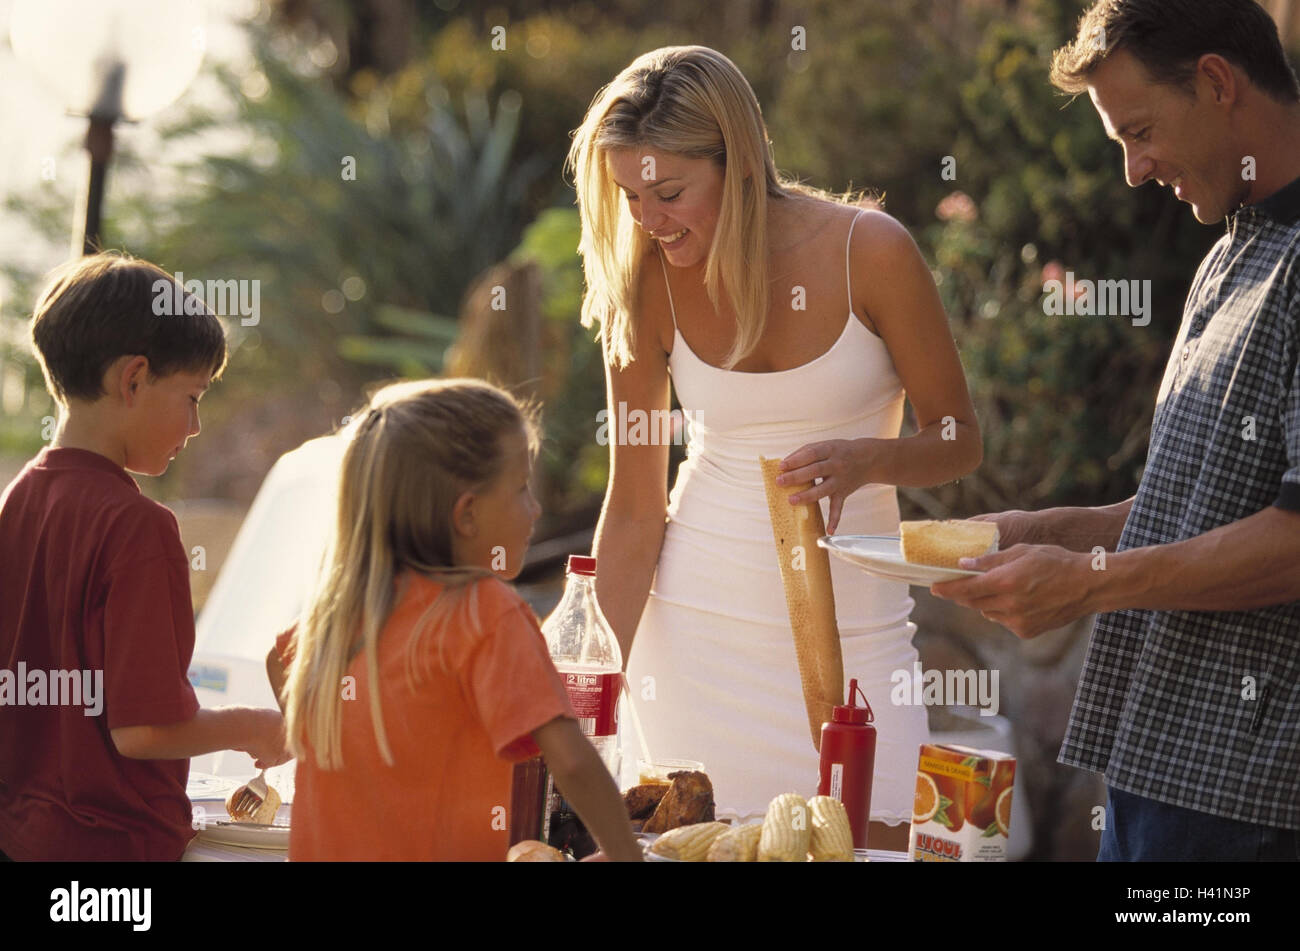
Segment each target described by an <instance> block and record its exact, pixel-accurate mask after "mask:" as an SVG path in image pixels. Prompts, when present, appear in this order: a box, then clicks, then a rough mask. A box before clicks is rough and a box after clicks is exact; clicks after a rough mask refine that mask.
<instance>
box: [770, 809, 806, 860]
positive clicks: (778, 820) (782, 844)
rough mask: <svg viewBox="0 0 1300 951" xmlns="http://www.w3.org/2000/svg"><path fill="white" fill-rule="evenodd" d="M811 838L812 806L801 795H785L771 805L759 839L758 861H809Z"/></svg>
mask: <svg viewBox="0 0 1300 951" xmlns="http://www.w3.org/2000/svg"><path fill="white" fill-rule="evenodd" d="M810 839H811V829H810V828H809V822H808V803H807V802H806V801H805V800H804V798H803V796H800V795H799V794H798V793H782V794H781V795H779V796H777V797H776V798H775V799H773V800H772V801H771V802H770V803H768V806H767V817H766V818H765V819H764V820H763V832H762V834H761V835H760V836H759V839H758V860H759V861H760V862H806V861H808V845H809V841H810Z"/></svg>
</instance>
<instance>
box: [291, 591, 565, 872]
mask: <svg viewBox="0 0 1300 951" xmlns="http://www.w3.org/2000/svg"><path fill="white" fill-rule="evenodd" d="M399 581H404V582H405V583H406V587H405V590H404V591H402V589H401V588H399V589H398V590H399V591H400V592H402V593H401V594H400V598H399V601H398V603H397V605H396V606H395V607H394V609H393V612H392V614H391V615H390V616H389V619H388V622H387V623H386V624H385V625H384V627H383V629H382V631H381V632H380V635H379V676H380V680H381V683H382V685H383V687H382V692H381V694H380V701H381V710H382V712H383V722H384V727H385V729H386V731H387V734H388V743H389V747H390V749H391V751H392V755H393V761H394V764H393V765H392V766H389V765H387V764H386V763H385V762H384V759H383V756H382V755H381V753H380V750H379V743H378V741H377V739H376V737H375V732H374V728H373V726H372V723H371V716H370V685H369V682H368V677H367V674H366V659H365V652H364V651H361V652H359V653H358V654H357V656H356V657H354V658H353V659H352V662H351V664H350V665H349V667H348V674H349V675H351V676H352V677H355V678H356V683H355V686H356V699H350V700H345V701H344V703H343V738H342V755H343V767H342V768H341V769H337V770H324V769H321V768H320V767H319V766H317V765H316V761H315V758H314V757H313V756H312V755H311V754H310V753H307V754H306V755H303V756H301V757H299V759H298V766H297V774H296V777H295V793H294V802H293V818H292V821H291V823H290V825H291V831H290V833H289V859H290V861H502V860H503V859H504V858H505V855H506V850H507V848H508V830H507V826H508V819H509V815H508V813H509V809H510V788H511V773H512V770H513V765H512V764H513V763H514V762H516V761H518V760H523V759H527V758H528V757H530V756H535V755H537V752H538V750H537V744H536V743H534V742H533V739H532V736H531V735H530V734H531V733H532V731H533V730H535V729H537V728H538V727H540V726H543V725H545V724H546V723H549V722H550V721H551V720H553V719H555V718H556V717H560V716H566V717H570V718H573V719H576V715H575V714H574V712H573V708H572V707H571V706H570V704H569V698H568V694H567V693H566V692H565V689H564V684H563V683H562V682H561V680H560V676H559V674H557V673H556V671H555V666H554V665H553V664H552V663H551V658H550V655H549V654H548V653H547V650H546V641H545V639H544V638H543V637H542V631H541V628H540V627H539V626H538V624H537V618H536V616H535V615H534V614H533V612H532V609H531V608H529V607H528V605H527V603H526V602H525V601H524V600H523V599H522V598H520V597H519V595H518V594H517V593H516V592H515V591H514V589H513V588H511V587H509V586H508V585H507V584H505V583H504V582H502V581H499V580H497V579H495V578H489V579H485V580H483V581H478V582H474V585H475V586H476V587H477V593H478V616H479V621H480V624H481V630H480V631H473V630H467V629H465V628H464V627H458V626H457V625H456V624H455V623H454V620H455V619H463V618H464V617H466V616H467V615H466V614H464V613H462V611H461V609H459V608H458V609H457V611H456V613H455V615H454V616H453V621H449V622H448V623H447V624H446V625H445V626H444V627H443V628H442V629H441V631H440V632H430V633H428V634H426V636H425V639H424V642H423V644H422V645H421V650H420V658H421V660H422V661H424V660H427V663H425V664H424V665H423V667H422V669H423V670H424V671H425V673H426V678H425V679H424V680H423V681H422V682H421V684H420V686H419V687H418V688H417V689H416V690H415V691H412V690H411V689H410V687H409V685H408V683H407V676H406V664H407V660H406V657H407V644H408V642H409V636H410V634H411V633H412V631H413V629H414V626H415V624H416V622H417V621H418V619H419V618H420V615H421V614H422V613H423V612H424V610H425V609H426V608H427V607H428V606H429V605H430V604H432V603H433V600H434V599H435V598H436V597H437V596H438V594H439V592H440V591H441V590H442V585H441V584H440V583H438V582H436V581H431V580H429V579H428V578H424V577H422V576H419V575H416V574H414V573H412V572H408V573H406V574H405V575H403V576H402V578H401V579H399ZM468 594H469V593H468V592H467V593H466V596H468ZM292 634H293V629H290V630H289V631H286V632H284V633H283V634H281V635H280V636H279V637H278V638H277V639H276V648H277V650H278V651H279V654H280V657H281V661H282V662H284V663H285V666H286V668H287V667H288V663H289V662H290V661H291V658H292V652H293V645H292V644H291V643H290V641H291V636H292ZM439 641H441V642H442V643H441V645H440V644H439ZM440 646H441V650H442V656H443V658H444V660H445V664H446V668H445V670H444V669H443V667H442V666H440V665H439V663H438V656H439V648H440ZM340 689H343V688H342V687H340Z"/></svg>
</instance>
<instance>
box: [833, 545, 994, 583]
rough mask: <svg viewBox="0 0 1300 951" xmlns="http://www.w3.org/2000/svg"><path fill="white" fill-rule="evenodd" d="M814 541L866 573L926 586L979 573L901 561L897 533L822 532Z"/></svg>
mask: <svg viewBox="0 0 1300 951" xmlns="http://www.w3.org/2000/svg"><path fill="white" fill-rule="evenodd" d="M817 544H818V545H820V546H821V547H822V548H825V549H826V550H827V551H828V552H830V553H831V554H832V555H834V556H835V557H836V558H841V559H843V560H844V561H847V562H848V563H849V564H851V565H857V567H859V568H861V569H862V570H863V571H865V572H868V573H869V574H873V575H877V576H878V577H881V578H887V579H889V580H890V581H902V582H904V583H906V584H915V585H921V586H923V587H927V588H928V587H929V586H930V585H932V584H934V583H935V582H938V581H955V580H956V579H958V578H973V577H975V576H976V575H979V574H983V572H981V571H964V570H962V569H960V568H935V567H932V566H931V565H914V564H912V563H910V562H907V561H904V560H903V543H902V541H901V540H900V539H899V537H898V536H897V535H823V536H822V537H821V538H819V539H817Z"/></svg>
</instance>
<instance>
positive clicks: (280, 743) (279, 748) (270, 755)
mask: <svg viewBox="0 0 1300 951" xmlns="http://www.w3.org/2000/svg"><path fill="white" fill-rule="evenodd" d="M246 715H247V718H248V725H247V739H245V740H244V741H242V742H241V743H240V744H239V745H238V746H235V747H233V749H237V750H239V751H240V752H243V753H247V754H248V755H249V756H251V757H253V765H254V766H256V767H257V768H258V769H270V768H271V767H272V766H279V765H280V764H281V763H287V762H288V761H289V760H291V759H293V753H292V752H291V751H290V750H289V749H288V748H287V745H286V738H285V733H284V717H283V716H282V715H281V714H280V711H279V710H260V709H251V710H248V711H247V713H246Z"/></svg>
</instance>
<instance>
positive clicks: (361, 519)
mask: <svg viewBox="0 0 1300 951" xmlns="http://www.w3.org/2000/svg"><path fill="white" fill-rule="evenodd" d="M516 428H520V429H522V430H523V432H524V433H525V435H526V436H527V438H528V441H529V445H530V448H531V450H532V451H533V452H534V453H535V452H536V447H537V436H536V428H535V425H534V422H533V410H532V408H530V407H526V406H523V405H521V404H520V403H518V402H516V401H515V399H514V398H513V397H511V396H510V395H509V394H507V393H505V392H503V391H501V390H499V389H497V388H496V387H494V386H491V385H489V384H487V383H484V382H481V381H479V380H467V379H452V380H418V381H409V382H400V383H392V384H389V385H387V386H384V387H383V388H381V389H379V390H378V391H377V392H375V394H374V395H373V396H372V397H371V398H370V401H369V404H368V405H367V406H366V407H365V408H364V409H363V410H362V411H361V412H359V413H358V414H357V415H355V416H354V417H353V418H352V420H351V421H350V422H349V423H348V425H347V427H346V428H345V430H344V433H343V438H345V439H347V440H348V447H347V450H346V452H345V453H344V456H343V463H342V470H341V472H340V479H339V502H338V519H337V522H336V524H335V527H334V531H333V536H332V539H331V542H330V546H329V549H328V553H327V554H326V556H325V561H324V564H323V566H322V569H321V572H320V574H319V575H318V579H317V585H316V590H315V593H314V595H313V597H312V599H311V601H310V603H309V605H308V607H307V608H306V609H305V611H304V616H303V617H302V618H301V619H300V622H299V625H298V629H297V631H296V632H295V636H294V645H295V649H294V660H293V664H292V667H291V670H290V673H289V678H288V681H287V683H286V685H285V690H286V694H287V699H286V702H285V725H286V731H287V734H288V737H289V742H290V746H291V748H292V750H293V752H294V754H295V755H297V756H302V755H303V754H304V753H305V752H306V751H307V750H308V749H310V751H311V752H312V753H313V754H314V755H315V758H316V762H317V764H318V765H319V766H320V767H321V768H323V769H335V768H338V767H340V766H342V765H343V757H342V732H343V727H342V723H343V721H342V715H343V678H344V676H345V675H346V674H347V671H348V667H349V665H350V663H351V661H352V659H353V657H355V656H356V654H357V653H358V652H359V651H362V650H364V651H365V655H366V671H367V681H368V683H369V696H370V716H371V723H372V724H373V726H374V730H375V738H376V740H377V741H378V744H379V749H380V752H381V754H382V755H383V757H384V761H385V762H386V763H388V764H389V765H392V763H393V757H392V750H391V748H390V746H389V743H388V735H387V732H386V731H385V729H384V722H383V714H382V711H381V709H380V701H379V694H380V689H381V687H380V683H379V652H378V642H379V633H380V631H381V630H383V627H384V624H385V622H386V621H387V620H388V616H389V614H390V613H391V612H392V609H393V607H394V605H395V604H396V603H397V600H398V597H397V592H395V590H394V582H395V579H397V578H398V577H399V576H400V575H401V573H402V572H403V571H408V570H409V571H412V572H415V573H417V574H421V575H424V576H426V577H430V578H433V579H435V580H437V581H440V582H442V583H443V584H444V585H445V587H444V589H443V592H442V593H441V594H440V595H439V597H438V598H437V599H435V600H434V602H433V604H431V605H430V607H429V608H428V610H426V611H425V612H424V614H423V615H422V616H421V617H420V619H419V621H418V622H417V623H416V625H415V628H414V630H413V631H412V633H411V638H410V641H409V643H408V649H407V655H406V656H407V680H408V684H410V685H411V686H414V685H415V684H416V683H417V682H418V681H419V679H420V678H421V676H422V675H423V674H424V673H425V671H423V670H421V669H420V668H419V665H418V663H417V657H418V656H419V653H420V645H421V642H422V641H423V639H424V638H425V637H426V636H428V635H429V634H430V632H437V631H439V630H440V629H441V628H442V626H443V625H444V624H446V623H447V622H448V621H449V619H451V618H452V617H453V614H463V616H464V621H465V622H466V623H468V624H470V625H472V629H475V630H476V629H477V628H478V610H477V591H478V587H479V586H478V585H477V584H473V583H472V582H474V581H476V580H478V579H480V578H485V577H492V576H493V573H492V572H491V571H488V570H487V569H485V568H475V567H460V566H457V565H455V564H454V559H453V557H452V509H453V507H454V506H455V504H456V500H457V499H458V498H459V497H460V495H461V493H463V492H466V491H470V490H474V489H479V488H483V487H485V486H486V485H487V484H488V483H490V482H491V481H492V480H494V479H495V478H496V477H497V476H498V475H499V474H500V472H501V469H502V466H503V463H504V458H503V446H502V437H503V436H506V435H507V434H508V433H510V432H512V431H515V429H516ZM457 620H461V619H460V618H457Z"/></svg>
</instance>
